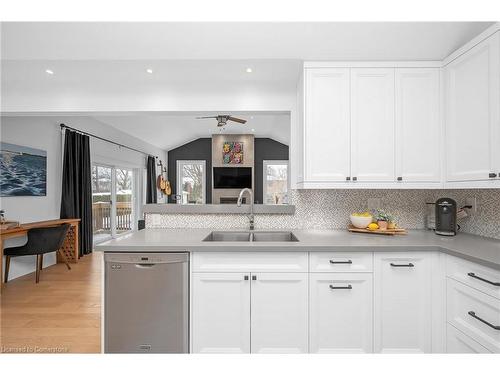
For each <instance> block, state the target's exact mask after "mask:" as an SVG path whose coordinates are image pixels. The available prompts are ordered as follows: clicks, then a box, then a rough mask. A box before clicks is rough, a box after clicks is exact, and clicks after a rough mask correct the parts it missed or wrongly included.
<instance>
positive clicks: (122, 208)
mask: <svg viewBox="0 0 500 375" xmlns="http://www.w3.org/2000/svg"><path fill="white" fill-rule="evenodd" d="M132 220H133V217H132V203H130V202H118V203H117V204H116V224H115V225H116V229H117V230H131V229H132V224H133V223H132ZM92 221H93V228H94V233H98V232H101V231H110V230H111V204H110V203H109V202H95V203H92Z"/></svg>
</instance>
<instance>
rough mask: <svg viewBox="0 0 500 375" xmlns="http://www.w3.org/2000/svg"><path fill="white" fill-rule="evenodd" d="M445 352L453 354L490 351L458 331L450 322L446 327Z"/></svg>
mask: <svg viewBox="0 0 500 375" xmlns="http://www.w3.org/2000/svg"><path fill="white" fill-rule="evenodd" d="M446 352H447V353H453V354H458V353H460V354H462V353H463V354H465V353H467V354H472V353H491V352H490V351H489V350H488V349H486V348H485V347H484V346H482V345H480V344H479V343H478V342H476V341H474V340H473V339H471V338H470V337H469V336H467V335H465V334H464V333H463V332H461V331H459V330H458V329H456V328H455V327H453V326H452V325H451V324H447V329H446Z"/></svg>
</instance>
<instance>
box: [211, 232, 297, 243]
mask: <svg viewBox="0 0 500 375" xmlns="http://www.w3.org/2000/svg"><path fill="white" fill-rule="evenodd" d="M203 241H205V242H206V241H209V242H298V241H299V240H298V239H297V237H295V235H294V234H293V233H292V232H285V231H280V232H277V231H276V232H258V231H216V232H211V233H210V234H209V235H208V236H207V237H205V238H204V239H203Z"/></svg>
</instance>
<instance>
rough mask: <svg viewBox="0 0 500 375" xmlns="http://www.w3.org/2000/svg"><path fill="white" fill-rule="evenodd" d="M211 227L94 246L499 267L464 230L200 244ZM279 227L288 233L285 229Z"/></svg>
mask: <svg viewBox="0 0 500 375" xmlns="http://www.w3.org/2000/svg"><path fill="white" fill-rule="evenodd" d="M213 230H214V229H144V230H141V231H138V232H133V233H129V234H126V235H123V236H121V237H119V238H116V239H113V240H110V241H106V242H104V243H101V244H98V245H96V246H95V250H96V251H103V252H174V251H190V252H200V251H206V252H234V251H442V252H445V253H447V254H451V255H455V256H458V257H461V258H464V259H467V260H471V261H473V262H476V263H480V264H483V265H485V266H488V267H492V268H495V269H499V270H500V240H495V239H489V238H485V237H479V236H474V235H470V234H464V233H459V234H458V235H456V236H454V237H442V236H438V235H435V234H434V233H433V232H431V231H427V230H413V231H409V232H408V234H407V235H396V236H386V235H375V234H363V233H350V232H348V231H346V230H319V229H318V230H299V229H297V230H293V229H292V230H291V231H292V232H293V233H294V234H295V236H296V237H297V238H298V240H299V241H298V242H203V239H204V238H205V237H207V236H208V234H209V233H210V232H212V231H213ZM233 230H234V231H237V229H233ZM240 230H241V229H240ZM243 230H244V229H243ZM283 230H286V231H290V229H283ZM273 231H275V230H273Z"/></svg>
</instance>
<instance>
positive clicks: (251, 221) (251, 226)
mask: <svg viewBox="0 0 500 375" xmlns="http://www.w3.org/2000/svg"><path fill="white" fill-rule="evenodd" d="M245 192H248V194H249V195H250V214H249V215H248V220H249V221H250V230H254V229H255V227H254V220H253V218H254V216H253V191H252V189H249V188H244V189H242V190H241V191H240V195H239V196H238V203H237V204H238V207H241V202H242V200H243V194H245Z"/></svg>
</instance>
